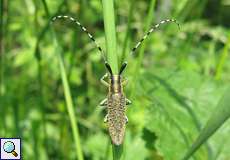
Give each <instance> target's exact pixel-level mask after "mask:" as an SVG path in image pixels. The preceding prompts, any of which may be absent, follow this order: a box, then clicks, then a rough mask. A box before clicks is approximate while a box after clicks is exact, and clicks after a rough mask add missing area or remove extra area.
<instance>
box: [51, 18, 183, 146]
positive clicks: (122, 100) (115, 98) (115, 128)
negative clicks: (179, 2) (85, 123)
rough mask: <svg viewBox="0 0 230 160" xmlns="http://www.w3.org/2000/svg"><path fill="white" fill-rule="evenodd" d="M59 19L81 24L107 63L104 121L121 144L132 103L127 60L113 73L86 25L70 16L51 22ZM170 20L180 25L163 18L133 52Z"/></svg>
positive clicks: (116, 142)
mask: <svg viewBox="0 0 230 160" xmlns="http://www.w3.org/2000/svg"><path fill="white" fill-rule="evenodd" d="M57 19H68V20H70V21H72V22H73V23H74V24H76V25H77V26H79V27H80V28H81V30H82V31H83V32H85V33H86V34H87V35H88V37H89V38H90V39H91V40H92V41H93V42H94V43H95V44H96V46H97V48H98V50H99V52H100V53H101V55H102V58H103V60H104V63H105V67H106V69H107V70H108V73H109V74H108V73H106V74H105V75H104V76H103V77H102V78H101V82H102V84H104V85H105V86H106V87H108V88H109V93H108V96H107V98H106V99H104V100H103V101H102V102H101V103H100V106H106V108H107V115H106V116H105V118H104V122H107V123H108V130H109V134H110V137H111V139H112V143H113V144H115V145H120V144H122V143H123V140H124V135H125V126H126V123H127V122H128V118H127V117H126V115H125V112H126V106H127V105H130V104H131V101H130V100H129V99H127V98H126V97H125V94H124V92H123V87H124V86H125V85H126V84H127V82H128V81H127V79H124V78H123V77H122V72H123V71H124V69H125V68H126V66H127V62H124V63H123V64H122V66H121V68H120V71H119V74H113V72H112V69H111V67H110V65H109V63H108V62H107V61H106V58H105V54H104V52H103V50H102V49H101V47H100V46H99V45H98V44H97V42H96V41H95V39H94V38H93V36H92V35H91V34H90V33H89V32H88V31H87V30H86V28H85V27H84V26H82V25H81V23H80V22H78V21H77V20H76V19H75V18H73V17H70V16H63V15H59V16H55V17H53V18H52V20H51V22H52V23H53V22H54V21H56V20H57ZM168 22H174V23H176V24H177V25H178V27H180V26H179V24H178V23H177V21H176V20H174V19H167V20H163V21H161V22H160V23H158V24H156V25H155V26H153V27H152V28H150V30H149V31H148V32H147V33H146V34H145V35H144V36H143V38H142V39H141V40H140V41H139V42H138V43H137V44H136V45H135V47H134V48H133V49H132V50H131V54H132V53H134V52H135V50H136V49H137V48H138V47H139V46H140V45H141V43H142V42H143V41H144V40H145V39H146V38H147V37H148V36H149V35H150V33H152V32H153V31H154V30H156V29H157V28H158V27H159V26H160V25H161V24H164V23H168ZM107 77H108V78H109V82H106V81H105V78H107Z"/></svg>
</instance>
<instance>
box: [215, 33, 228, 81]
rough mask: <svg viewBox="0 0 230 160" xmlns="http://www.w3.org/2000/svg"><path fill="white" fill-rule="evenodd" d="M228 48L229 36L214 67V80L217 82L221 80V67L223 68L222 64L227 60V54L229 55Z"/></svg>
mask: <svg viewBox="0 0 230 160" xmlns="http://www.w3.org/2000/svg"><path fill="white" fill-rule="evenodd" d="M229 48H230V34H229V36H228V41H227V43H226V44H225V46H224V49H223V52H222V53H221V57H220V61H219V63H218V64H217V67H216V75H215V78H216V79H217V80H219V79H220V78H221V74H222V71H223V66H224V63H225V62H226V59H227V56H228V53H229V52H228V50H229Z"/></svg>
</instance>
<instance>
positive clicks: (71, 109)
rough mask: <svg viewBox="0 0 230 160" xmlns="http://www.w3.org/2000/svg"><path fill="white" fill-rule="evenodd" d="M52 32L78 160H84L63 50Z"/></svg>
mask: <svg viewBox="0 0 230 160" xmlns="http://www.w3.org/2000/svg"><path fill="white" fill-rule="evenodd" d="M51 32H52V39H53V44H54V46H55V53H57V55H58V62H59V66H60V72H61V78H62V84H63V87H64V94H65V100H66V105H67V111H68V115H69V119H70V124H71V128H72V132H73V138H74V142H75V148H76V152H77V157H78V160H83V159H84V158H83V152H82V149H81V142H80V134H79V130H78V126H77V124H78V121H77V117H76V116H75V113H74V107H73V100H72V96H71V93H70V88H69V83H68V80H67V74H66V71H65V67H64V62H63V58H62V56H61V52H62V49H61V47H60V45H59V44H58V41H57V38H56V35H55V32H54V30H53V29H52V27H51Z"/></svg>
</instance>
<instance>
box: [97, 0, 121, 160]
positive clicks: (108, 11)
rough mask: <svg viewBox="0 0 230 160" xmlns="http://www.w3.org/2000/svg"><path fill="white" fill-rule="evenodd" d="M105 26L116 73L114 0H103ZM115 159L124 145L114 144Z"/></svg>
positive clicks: (108, 54)
mask: <svg viewBox="0 0 230 160" xmlns="http://www.w3.org/2000/svg"><path fill="white" fill-rule="evenodd" d="M102 4H103V15H104V26H105V40H106V51H107V59H108V62H109V64H110V65H111V68H112V70H113V73H114V74H118V56H117V52H116V51H117V49H116V30H115V19H114V6H113V5H114V2H113V0H102ZM112 150H113V159H114V160H119V159H120V158H121V156H122V152H123V146H122V145H120V146H115V145H113V146H112Z"/></svg>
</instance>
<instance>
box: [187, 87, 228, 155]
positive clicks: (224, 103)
mask: <svg viewBox="0 0 230 160" xmlns="http://www.w3.org/2000/svg"><path fill="white" fill-rule="evenodd" d="M229 117H230V87H229V88H228V89H227V90H226V92H225V93H224V95H223V97H222V98H221V100H220V101H219V103H218V105H217V107H216V109H215V110H214V111H213V113H212V115H211V117H210V119H209V120H208V122H207V123H206V125H205V127H204V128H203V129H202V131H201V132H200V134H199V136H198V138H197V139H196V140H195V142H194V143H193V145H192V146H191V147H190V148H189V150H188V151H187V152H186V154H185V156H184V158H183V160H187V159H189V158H190V157H191V156H192V155H193V154H194V153H195V152H196V151H197V150H198V149H199V148H200V146H201V145H202V144H204V143H205V141H207V140H208V139H209V138H210V136H212V135H213V134H214V133H215V132H216V131H217V130H218V128H220V127H221V126H222V125H223V124H224V122H225V121H226V120H227V119H228V118H229Z"/></svg>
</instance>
